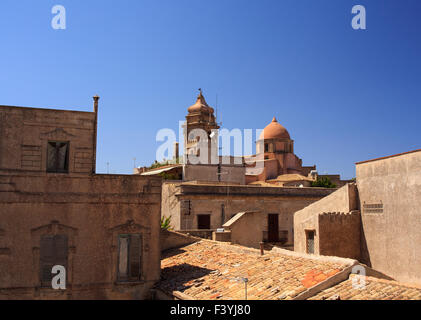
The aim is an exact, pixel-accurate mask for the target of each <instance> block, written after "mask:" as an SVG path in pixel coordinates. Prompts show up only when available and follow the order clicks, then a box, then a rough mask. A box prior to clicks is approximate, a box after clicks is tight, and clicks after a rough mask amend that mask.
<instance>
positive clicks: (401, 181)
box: [294, 150, 421, 284]
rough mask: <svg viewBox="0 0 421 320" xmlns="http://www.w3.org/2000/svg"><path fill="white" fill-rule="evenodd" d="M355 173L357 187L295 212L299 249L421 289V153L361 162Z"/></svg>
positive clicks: (407, 153)
mask: <svg viewBox="0 0 421 320" xmlns="http://www.w3.org/2000/svg"><path fill="white" fill-rule="evenodd" d="M356 173H357V177H356V184H354V185H347V186H345V187H343V188H341V189H339V190H338V191H336V192H335V193H333V194H331V195H330V196H329V197H326V198H324V199H322V200H321V201H318V202H316V203H314V204H312V205H310V206H308V207H307V208H304V209H303V210H300V211H298V212H296V213H295V215H294V229H295V233H294V238H295V239H294V241H295V250H297V251H300V252H306V251H307V252H309V253H311V252H313V253H315V254H329V255H337V256H342V257H355V258H358V259H359V260H360V261H361V262H363V263H365V264H367V265H368V266H371V267H373V268H375V269H376V270H378V271H380V272H383V273H385V274H387V275H388V276H390V277H393V278H394V279H397V280H399V281H402V282H406V283H416V284H421V276H420V274H419V267H420V265H421V248H420V243H421V231H420V230H421V210H420V207H421V150H414V151H410V152H406V153H402V154H397V155H393V156H389V157H384V158H379V159H373V160H368V161H363V162H358V163H357V164H356Z"/></svg>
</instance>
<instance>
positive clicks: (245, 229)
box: [230, 212, 289, 248]
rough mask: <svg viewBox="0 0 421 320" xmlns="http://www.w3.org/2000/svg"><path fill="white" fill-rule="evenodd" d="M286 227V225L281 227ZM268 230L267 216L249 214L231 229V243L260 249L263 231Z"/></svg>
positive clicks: (254, 213) (255, 213) (258, 213)
mask: <svg viewBox="0 0 421 320" xmlns="http://www.w3.org/2000/svg"><path fill="white" fill-rule="evenodd" d="M281 227H283V228H286V229H287V230H288V229H289V228H288V227H285V226H284V224H283V225H282V226H281ZM265 229H266V230H267V215H264V214H262V213H260V212H247V213H246V214H245V215H244V216H242V217H241V218H240V219H238V220H237V221H236V222H235V223H234V224H233V225H232V226H231V227H230V231H231V243H233V244H239V245H242V246H246V247H250V248H260V242H262V240H263V238H262V231H263V230H265Z"/></svg>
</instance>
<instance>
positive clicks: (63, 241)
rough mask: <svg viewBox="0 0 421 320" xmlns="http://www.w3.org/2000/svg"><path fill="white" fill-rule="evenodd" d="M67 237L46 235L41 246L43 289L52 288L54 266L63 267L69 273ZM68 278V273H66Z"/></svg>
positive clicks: (42, 238)
mask: <svg viewBox="0 0 421 320" xmlns="http://www.w3.org/2000/svg"><path fill="white" fill-rule="evenodd" d="M67 252H68V246H67V236H66V235H45V236H42V237H41V244H40V279H41V286H42V287H51V280H52V278H53V276H54V275H53V274H52V273H51V271H52V269H53V266H56V265H59V266H63V267H64V268H65V270H66V271H67ZM66 277H67V272H66Z"/></svg>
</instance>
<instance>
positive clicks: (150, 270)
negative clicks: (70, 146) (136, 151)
mask: <svg viewBox="0 0 421 320" xmlns="http://www.w3.org/2000/svg"><path fill="white" fill-rule="evenodd" d="M0 189H1V191H2V192H0V248H1V249H0V299H142V298H146V297H147V296H148V290H149V288H150V287H151V286H153V284H154V283H155V282H156V281H157V280H158V279H159V274H160V244H159V241H158V239H159V236H160V234H159V233H160V204H161V179H160V178H155V177H142V176H121V175H92V176H84V177H83V176H79V177H75V176H67V175H61V176H56V175H53V176H50V175H43V176H28V175H20V176H16V175H15V176H12V175H8V176H4V175H3V176H0ZM122 233H123V234H124V233H141V235H142V262H141V263H142V267H141V268H142V279H141V281H139V282H136V283H118V282H117V280H116V274H117V261H118V259H117V239H118V234H122ZM46 234H66V235H67V236H68V238H69V244H68V246H69V247H68V268H67V277H68V280H67V289H66V290H64V291H57V290H53V289H48V288H42V287H41V285H40V277H39V250H40V249H39V247H40V238H41V236H42V235H46Z"/></svg>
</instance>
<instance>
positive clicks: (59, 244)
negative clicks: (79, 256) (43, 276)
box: [54, 234, 68, 277]
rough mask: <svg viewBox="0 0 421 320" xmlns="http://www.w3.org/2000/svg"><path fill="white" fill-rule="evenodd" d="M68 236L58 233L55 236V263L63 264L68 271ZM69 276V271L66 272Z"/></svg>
mask: <svg viewBox="0 0 421 320" xmlns="http://www.w3.org/2000/svg"><path fill="white" fill-rule="evenodd" d="M67 251H68V245H67V236H66V235H63V234H58V235H55V236H54V265H60V266H63V267H64V268H65V269H66V271H67V253H68V252H67ZM66 277H67V272H66Z"/></svg>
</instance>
